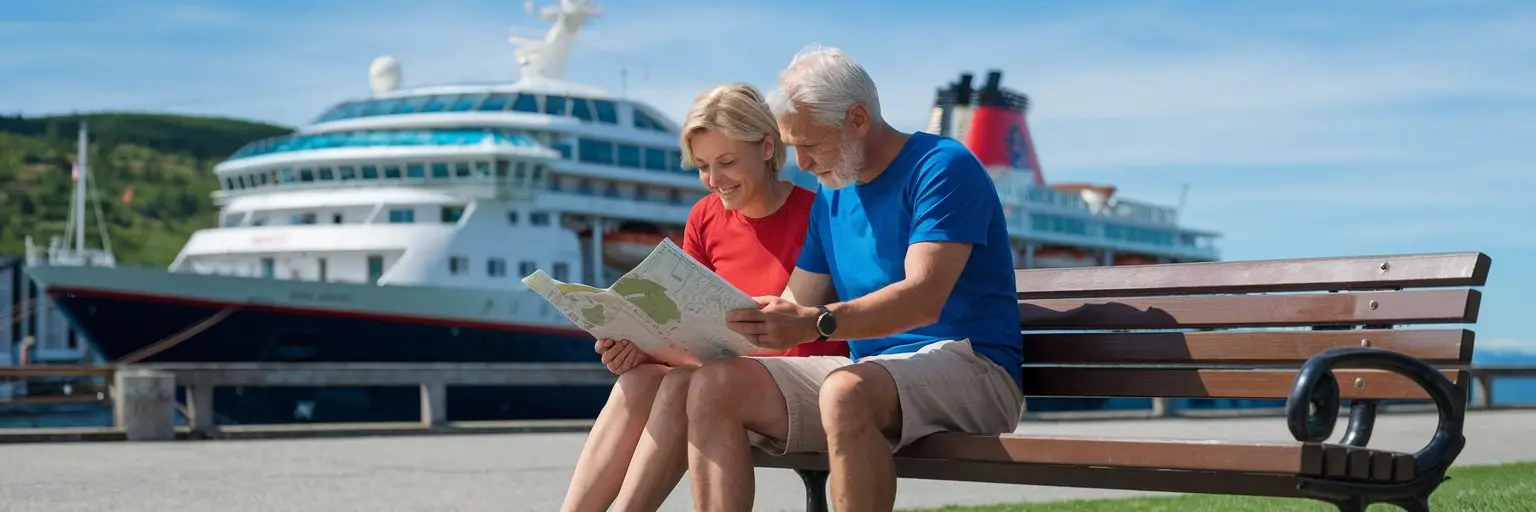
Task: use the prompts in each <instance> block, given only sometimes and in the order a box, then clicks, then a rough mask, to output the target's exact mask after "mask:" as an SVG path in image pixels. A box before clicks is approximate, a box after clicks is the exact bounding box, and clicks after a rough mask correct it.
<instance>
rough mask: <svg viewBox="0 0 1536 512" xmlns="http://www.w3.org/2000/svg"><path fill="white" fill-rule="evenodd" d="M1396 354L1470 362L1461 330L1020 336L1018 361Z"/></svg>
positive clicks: (1295, 359)
mask: <svg viewBox="0 0 1536 512" xmlns="http://www.w3.org/2000/svg"><path fill="white" fill-rule="evenodd" d="M1362 340H1364V341H1366V342H1367V343H1366V344H1364V346H1370V347H1375V348H1380V349H1384V350H1391V351H1394V352H1400V353H1403V354H1406V355H1409V356H1412V357H1416V358H1419V359H1422V360H1424V362H1427V363H1430V364H1451V363H1467V362H1471V361H1472V340H1473V334H1472V331H1470V330H1466V329H1410V330H1394V329H1366V330H1355V331H1254V332H1138V333H1048V334H1047V333H1041V334H1025V335H1024V361H1026V362H1029V363H1031V364H1082V363H1128V364H1156V363H1213V364H1215V363H1221V364H1239V363H1260V364H1277V363H1295V364H1298V365H1299V364H1300V363H1302V362H1305V361H1306V360H1307V359H1308V358H1311V357H1312V356H1315V355H1317V354H1319V353H1322V352H1323V351H1325V350H1328V349H1331V348H1335V347H1359V346H1362V343H1361V341H1362Z"/></svg>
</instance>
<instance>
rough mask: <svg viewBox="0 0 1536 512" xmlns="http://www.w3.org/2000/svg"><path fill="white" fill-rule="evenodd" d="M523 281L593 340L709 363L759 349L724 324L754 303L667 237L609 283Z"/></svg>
mask: <svg viewBox="0 0 1536 512" xmlns="http://www.w3.org/2000/svg"><path fill="white" fill-rule="evenodd" d="M523 284H525V285H527V286H528V288H529V289H531V290H533V291H534V292H535V293H537V294H539V296H541V297H543V298H544V300H546V301H549V303H550V305H552V306H554V309H555V310H556V311H558V312H560V314H561V315H564V316H565V318H566V319H567V320H570V322H571V323H573V324H575V325H576V327H578V328H580V329H582V330H584V331H587V332H589V333H592V336H593V337H595V338H608V339H612V340H629V341H630V342H631V343H634V344H635V345H636V347H638V348H639V349H640V350H643V351H645V352H646V353H647V354H650V355H651V356H653V357H655V358H657V359H659V360H661V361H668V362H708V361H713V360H717V359H724V358H730V357H738V356H741V355H745V354H748V353H751V352H753V351H756V350H757V347H755V346H753V345H752V344H751V343H748V342H747V339H746V338H744V337H742V336H741V335H739V334H736V333H735V332H734V331H731V330H730V329H727V328H726V327H725V312H726V311H729V310H732V309H737V308H752V307H756V303H755V302H753V301H752V298H751V297H749V296H747V294H746V293H744V292H742V291H741V290H739V289H737V288H736V287H735V286H732V285H731V284H730V283H728V282H726V281H725V279H723V278H721V277H720V276H719V275H718V274H715V273H714V272H712V271H710V270H709V269H708V268H706V267H705V266H704V265H702V264H700V263H699V262H698V261H695V260H694V259H693V257H691V256H689V255H688V253H686V252H683V250H682V248H679V247H678V246H677V244H675V243H673V242H672V241H671V240H663V241H662V242H661V243H660V244H657V245H656V248H655V249H652V250H651V254H650V255H649V256H647V257H646V258H645V260H644V261H641V262H640V264H639V265H636V266H635V268H634V269H633V270H630V271H629V273H627V274H624V276H623V277H620V278H619V280H618V281H617V282H614V283H613V285H612V286H609V287H608V288H597V287H594V286H590V285H585V284H580V283H566V282H561V281H557V280H555V279H554V278H551V277H549V275H548V274H546V273H544V271H543V270H538V271H535V272H534V273H533V274H530V275H528V276H527V277H524V278H523Z"/></svg>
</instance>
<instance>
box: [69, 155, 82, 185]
mask: <svg viewBox="0 0 1536 512" xmlns="http://www.w3.org/2000/svg"><path fill="white" fill-rule="evenodd" d="M77 181H80V162H79V161H76V160H70V161H69V182H70V183H74V182H77Z"/></svg>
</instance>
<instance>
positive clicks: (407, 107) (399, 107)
mask: <svg viewBox="0 0 1536 512" xmlns="http://www.w3.org/2000/svg"><path fill="white" fill-rule="evenodd" d="M428 98H429V96H413V97H410V98H406V99H405V100H404V101H401V102H400V103H398V104H396V105H395V108H394V109H391V110H390V111H389V113H391V114H409V113H412V112H415V111H416V109H419V108H421V105H422V104H424V103H426V102H427V99H428Z"/></svg>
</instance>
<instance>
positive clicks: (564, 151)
mask: <svg viewBox="0 0 1536 512" xmlns="http://www.w3.org/2000/svg"><path fill="white" fill-rule="evenodd" d="M552 147H554V148H555V151H559V152H560V158H561V159H564V160H570V159H571V143H569V142H556V143H554V144H553V145H552Z"/></svg>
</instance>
